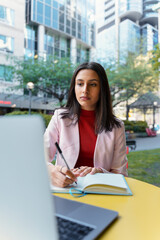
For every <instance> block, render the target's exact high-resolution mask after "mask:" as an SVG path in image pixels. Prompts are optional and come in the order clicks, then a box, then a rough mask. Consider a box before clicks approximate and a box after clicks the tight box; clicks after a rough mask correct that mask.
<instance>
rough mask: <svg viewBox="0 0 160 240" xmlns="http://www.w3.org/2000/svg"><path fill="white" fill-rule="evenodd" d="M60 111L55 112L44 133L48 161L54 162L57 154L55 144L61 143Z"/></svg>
mask: <svg viewBox="0 0 160 240" xmlns="http://www.w3.org/2000/svg"><path fill="white" fill-rule="evenodd" d="M58 125H59V124H58V111H55V113H54V115H53V116H52V118H51V121H50V122H49V124H48V127H47V129H46V131H45V133H44V146H45V151H46V155H47V158H48V159H47V160H48V161H49V162H52V161H53V159H54V156H55V154H56V146H55V142H59V130H58V129H59V126H58Z"/></svg>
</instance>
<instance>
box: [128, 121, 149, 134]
mask: <svg viewBox="0 0 160 240" xmlns="http://www.w3.org/2000/svg"><path fill="white" fill-rule="evenodd" d="M123 122H124V125H125V131H133V132H146V128H148V124H147V122H146V121H128V120H124V121H123Z"/></svg>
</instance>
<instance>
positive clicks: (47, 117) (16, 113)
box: [6, 111, 52, 127]
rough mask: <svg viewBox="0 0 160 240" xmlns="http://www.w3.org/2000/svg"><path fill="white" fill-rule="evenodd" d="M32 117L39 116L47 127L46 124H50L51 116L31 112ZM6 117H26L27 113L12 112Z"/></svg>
mask: <svg viewBox="0 0 160 240" xmlns="http://www.w3.org/2000/svg"><path fill="white" fill-rule="evenodd" d="M31 114H32V115H40V116H41V117H42V118H43V120H44V123H45V126H46V127H47V126H48V123H49V122H50V120H51V118H52V115H48V114H44V113H38V112H31ZM6 115H10V116H11V115H12V116H14V115H28V111H13V112H11V113H7V114H6Z"/></svg>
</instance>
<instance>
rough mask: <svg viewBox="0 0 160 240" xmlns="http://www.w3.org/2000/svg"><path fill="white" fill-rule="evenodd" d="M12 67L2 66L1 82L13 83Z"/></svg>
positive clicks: (0, 69)
mask: <svg viewBox="0 0 160 240" xmlns="http://www.w3.org/2000/svg"><path fill="white" fill-rule="evenodd" d="M12 75H13V73H12V67H10V66H5V65H0V80H2V79H3V80H5V81H7V82H12V81H13V78H12Z"/></svg>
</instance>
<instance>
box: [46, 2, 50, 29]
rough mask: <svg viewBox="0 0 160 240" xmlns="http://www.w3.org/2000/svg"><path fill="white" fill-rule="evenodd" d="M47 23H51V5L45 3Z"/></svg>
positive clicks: (48, 24)
mask: <svg viewBox="0 0 160 240" xmlns="http://www.w3.org/2000/svg"><path fill="white" fill-rule="evenodd" d="M45 25H47V26H50V25H51V7H49V6H47V5H45Z"/></svg>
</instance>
